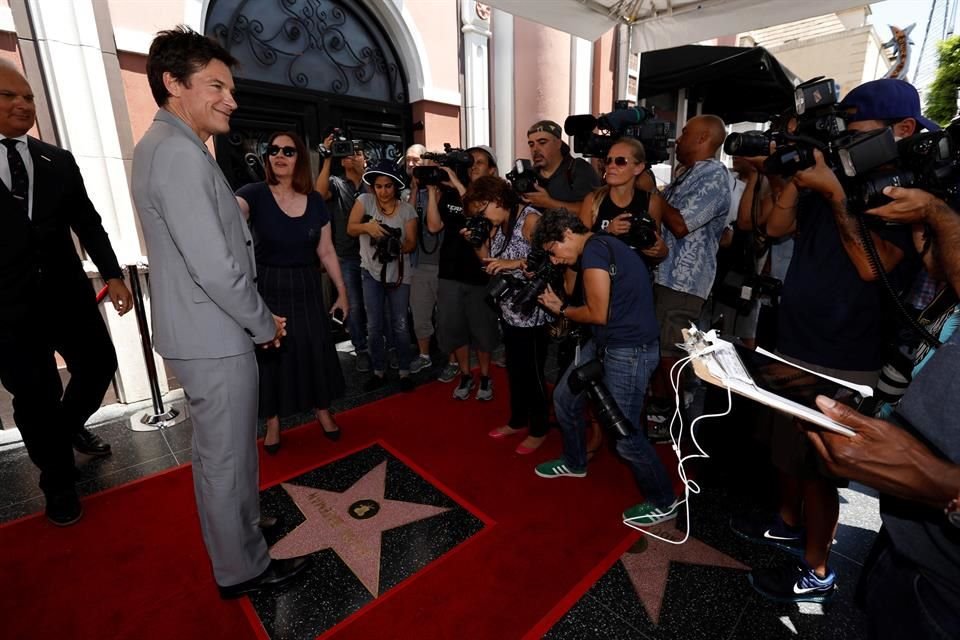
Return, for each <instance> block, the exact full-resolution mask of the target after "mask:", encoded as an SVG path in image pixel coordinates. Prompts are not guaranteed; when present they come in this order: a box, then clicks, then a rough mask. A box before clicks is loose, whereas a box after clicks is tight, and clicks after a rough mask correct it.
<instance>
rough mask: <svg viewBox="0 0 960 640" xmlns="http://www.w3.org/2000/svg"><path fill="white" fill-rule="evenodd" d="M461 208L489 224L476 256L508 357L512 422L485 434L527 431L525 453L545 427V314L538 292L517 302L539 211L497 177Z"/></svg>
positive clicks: (475, 188) (482, 182)
mask: <svg viewBox="0 0 960 640" xmlns="http://www.w3.org/2000/svg"><path fill="white" fill-rule="evenodd" d="M463 206H464V208H465V209H466V211H467V215H469V216H476V217H479V218H480V219H483V220H486V221H487V222H488V223H489V224H488V226H489V227H490V231H488V232H487V238H489V241H485V242H484V243H483V244H481V245H480V246H479V247H477V249H476V252H477V256H479V257H480V258H481V259H482V260H483V263H484V264H485V265H486V271H487V273H489V274H490V275H491V276H493V277H492V279H491V281H490V284H491V293H492V296H491V297H492V298H493V300H494V301H495V302H496V303H497V305H498V307H499V309H500V318H501V324H500V326H501V329H502V331H503V344H504V347H505V351H506V358H507V381H508V384H509V387H510V419H509V420H508V421H507V424H506V425H505V426H501V427H497V428H496V429H493V430H492V431H490V433H489V436H490V437H491V438H495V439H500V438H505V437H507V436H512V435H515V434H519V433H523V432H527V437H526V439H525V440H524V441H523V442H521V443H520V445H519V446H518V447H517V448H516V452H517V453H519V454H521V455H526V454H529V453H533V452H534V451H536V450H537V448H538V447H540V445H541V444H543V441H544V440H545V439H546V437H547V428H548V426H547V383H546V380H545V379H544V375H543V369H544V366H545V364H546V360H547V331H546V323H547V320H548V316H547V314H546V312H545V311H544V310H543V309H542V308H540V307H539V306H538V305H537V299H536V296H535V295H534V293H536V291H533V292H531V293H530V295H529V296H526V297H528V298H529V301H528V303H526V304H525V303H524V300H523V299H520V298H522V297H524V294H525V293H526V291H525V288H526V287H527V286H529V285H530V283H531V281H530V280H527V279H526V278H525V277H524V276H523V271H524V270H525V269H526V268H527V256H528V254H530V240H531V238H533V232H534V229H536V227H537V223H538V222H539V221H540V212H538V211H537V210H536V209H534V208H533V207H530V206H527V205H524V204H523V203H522V202H521V201H520V197H519V196H518V195H517V193H516V192H515V191H514V190H513V187H512V186H511V185H510V183H509V182H507V181H506V180H503V179H501V178H498V177H496V176H484V177H481V178H477V179H476V180H474V181H473V182H471V183H470V186H469V187H468V188H467V192H466V193H465V194H464V196H463ZM491 234H492V237H491ZM531 268H533V267H531ZM534 282H535V280H534ZM498 293H499V294H500V295H498ZM528 429H529V431H528Z"/></svg>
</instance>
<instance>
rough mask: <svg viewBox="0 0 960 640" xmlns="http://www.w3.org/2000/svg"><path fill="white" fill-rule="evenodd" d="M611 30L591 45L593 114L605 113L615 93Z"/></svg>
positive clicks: (613, 52)
mask: <svg viewBox="0 0 960 640" xmlns="http://www.w3.org/2000/svg"><path fill="white" fill-rule="evenodd" d="M615 33H616V31H614V30H611V31H608V32H607V33H606V34H604V36H603V37H601V38H600V39H599V40H597V41H596V42H594V43H593V104H592V105H591V107H592V109H593V113H607V112H608V111H610V109H611V107H613V99H614V97H615V96H616V93H617V86H616V70H617V58H616V53H615V51H614V46H613V45H614V34H615Z"/></svg>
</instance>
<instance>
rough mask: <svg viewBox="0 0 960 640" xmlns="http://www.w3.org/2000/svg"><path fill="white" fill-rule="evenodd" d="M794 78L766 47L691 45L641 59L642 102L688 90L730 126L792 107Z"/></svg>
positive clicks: (760, 120) (658, 51) (644, 53)
mask: <svg viewBox="0 0 960 640" xmlns="http://www.w3.org/2000/svg"><path fill="white" fill-rule="evenodd" d="M794 78H795V76H794V74H793V73H791V72H790V71H789V70H787V69H786V68H785V67H784V66H783V65H781V64H780V62H779V61H778V60H777V59H776V58H775V57H773V55H771V54H770V53H769V52H768V51H767V50H766V49H764V48H762V47H711V46H703V45H686V46H683V47H673V48H671V49H660V50H657V51H647V52H643V53H642V54H641V55H640V79H639V85H638V94H637V97H638V98H646V97H651V96H656V95H659V94H662V93H673V92H675V91H677V90H679V89H687V90H688V91H689V95H688V97H689V98H691V99H702V100H703V113H712V114H716V115H718V116H720V117H721V118H723V119H724V121H725V122H727V123H728V124H730V123H733V122H741V121H744V120H749V121H752V122H764V121H766V120H769V119H770V117H771V116H774V115H777V114H780V113H782V112H783V111H784V110H786V109H788V108H790V107H792V106H793V87H794V83H793V79H794Z"/></svg>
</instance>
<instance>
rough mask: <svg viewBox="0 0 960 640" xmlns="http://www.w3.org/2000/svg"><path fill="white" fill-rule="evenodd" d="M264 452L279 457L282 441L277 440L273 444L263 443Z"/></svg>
mask: <svg viewBox="0 0 960 640" xmlns="http://www.w3.org/2000/svg"><path fill="white" fill-rule="evenodd" d="M263 450H264V451H266V452H267V453H269V454H270V455H272V456H275V455H277V452H278V451H280V441H279V440H277V441H276V442H274V443H273V444H267V443H266V442H264V443H263Z"/></svg>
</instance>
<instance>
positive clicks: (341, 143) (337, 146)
mask: <svg viewBox="0 0 960 640" xmlns="http://www.w3.org/2000/svg"><path fill="white" fill-rule="evenodd" d="M332 133H333V144H332V145H331V146H330V155H331V156H333V157H334V158H347V157H349V156H352V155H353V154H354V153H355V152H356V151H357V150H358V149H361V148H362V145H363V143H362V142H361V141H360V140H350V139H349V138H348V137H347V136H346V135H344V133H343V132H342V131H341V130H340V129H336V128H335V129H334V130H333V131H332Z"/></svg>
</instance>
